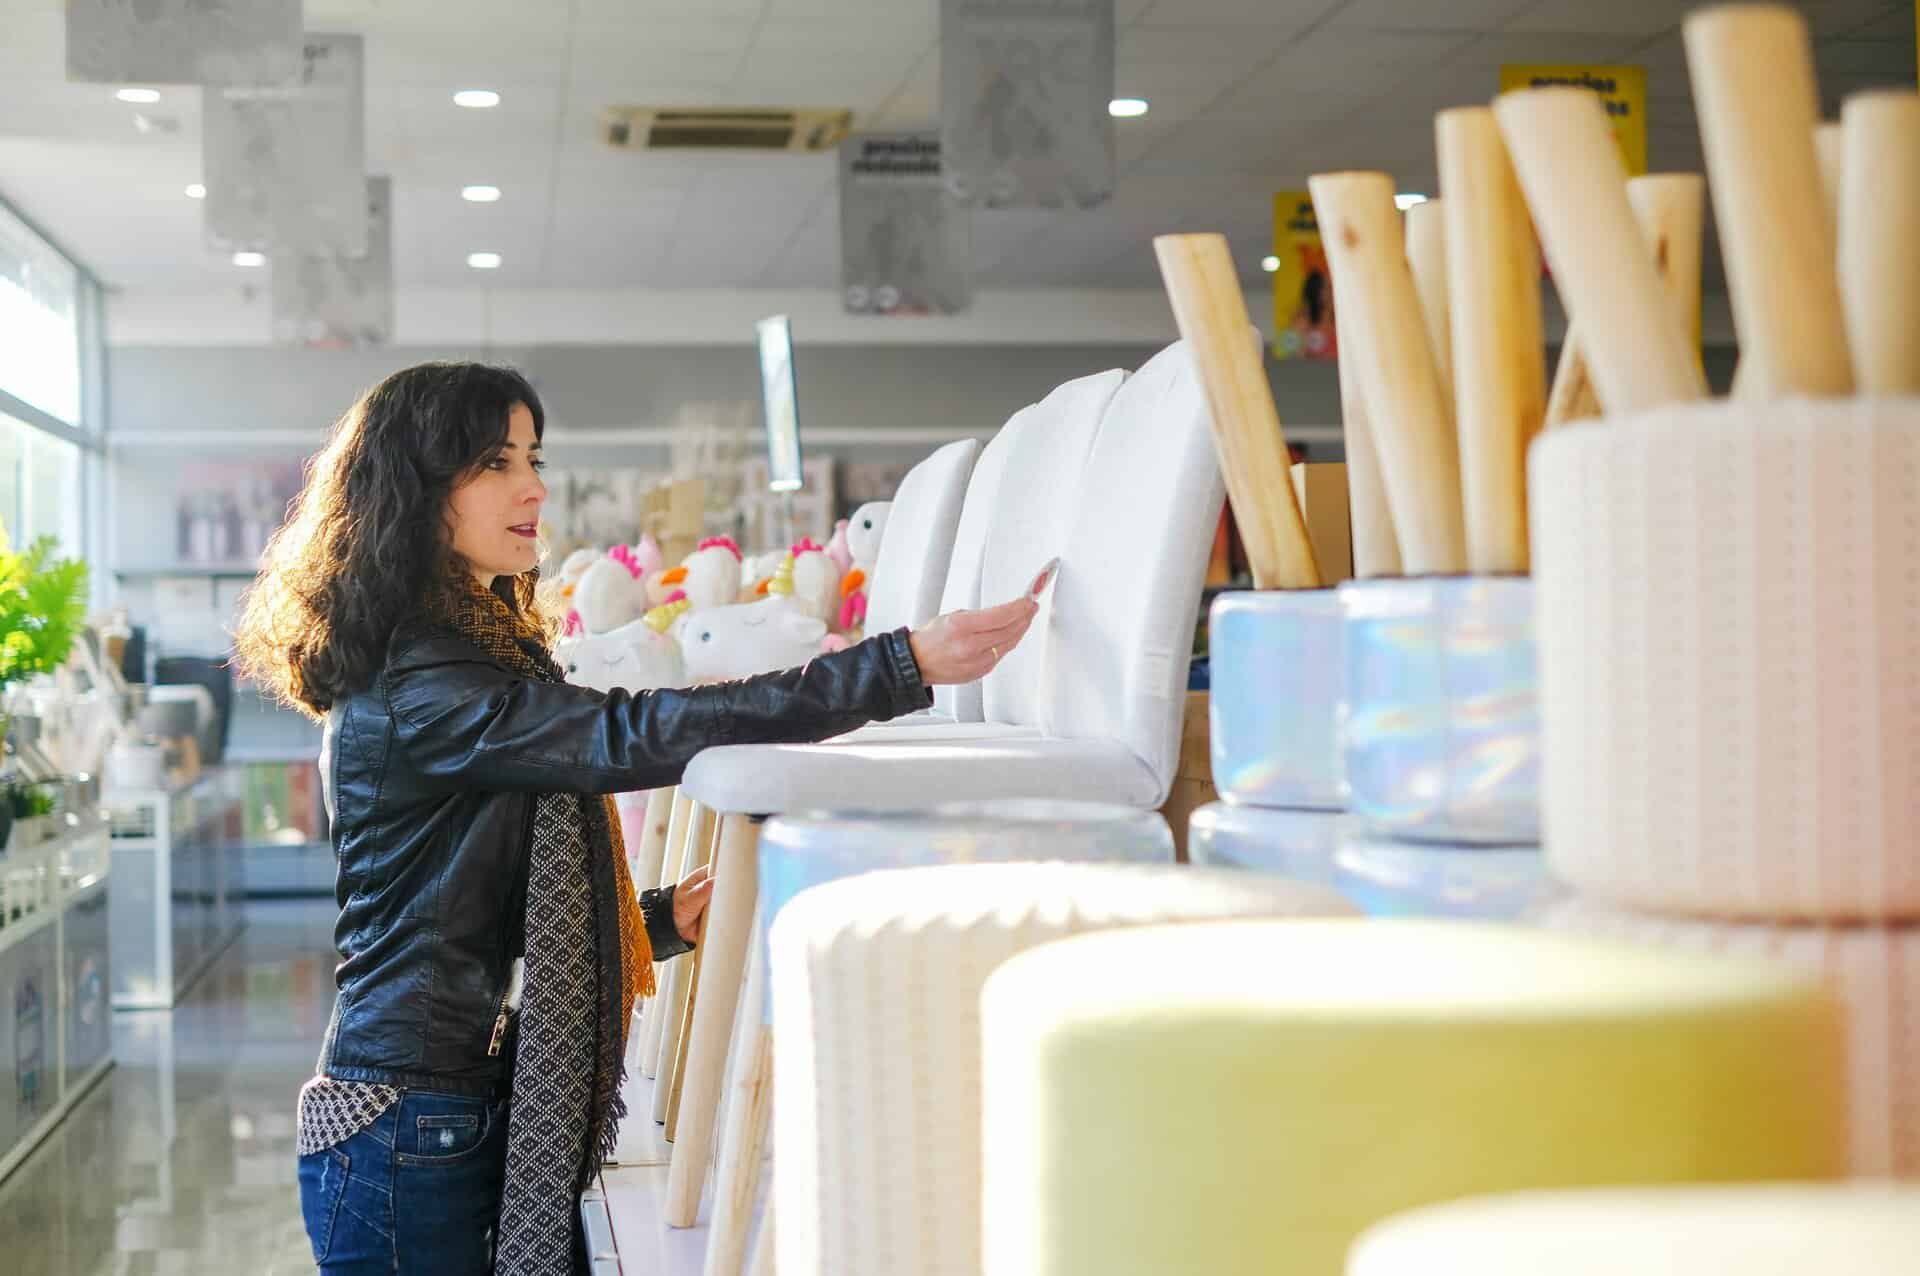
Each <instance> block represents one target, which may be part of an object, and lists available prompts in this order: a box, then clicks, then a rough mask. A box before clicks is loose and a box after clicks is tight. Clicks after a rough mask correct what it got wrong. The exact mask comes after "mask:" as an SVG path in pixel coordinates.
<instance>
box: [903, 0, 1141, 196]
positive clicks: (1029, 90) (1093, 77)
mask: <svg viewBox="0 0 1920 1276" xmlns="http://www.w3.org/2000/svg"><path fill="white" fill-rule="evenodd" d="M1113 44H1114V21H1113V0H942V2H941V5H940V141H941V145H942V148H943V153H944V155H945V157H946V177H947V185H948V188H949V189H950V190H951V191H952V192H953V197H954V198H955V199H956V200H958V201H959V202H960V203H962V204H965V205H967V206H969V207H982V208H1059V207H1079V208H1089V207H1092V206H1093V205H1095V204H1098V203H1100V202H1101V201H1103V200H1105V199H1106V198H1107V197H1108V196H1109V195H1111V194H1112V193H1113V184H1114V158H1113V117H1112V116H1111V115H1110V114H1109V113H1108V105H1109V104H1110V103H1111V102H1112V101H1113V76H1114V71H1113V57H1114V53H1113Z"/></svg>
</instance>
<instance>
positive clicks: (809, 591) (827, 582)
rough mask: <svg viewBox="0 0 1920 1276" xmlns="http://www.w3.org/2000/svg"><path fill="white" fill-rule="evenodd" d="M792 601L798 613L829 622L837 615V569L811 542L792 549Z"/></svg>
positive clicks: (838, 594)
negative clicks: (797, 608)
mask: <svg viewBox="0 0 1920 1276" xmlns="http://www.w3.org/2000/svg"><path fill="white" fill-rule="evenodd" d="M792 579H793V601H794V602H795V603H796V604H798V606H799V608H800V610H801V611H804V612H806V613H807V615H809V616H812V617H814V618H815V619H818V620H824V621H828V622H831V621H832V620H833V618H834V617H835V616H836V615H838V614H839V611H840V569H839V568H838V567H835V566H834V564H833V559H831V558H829V557H828V556H827V552H826V550H824V549H822V548H821V547H820V546H818V545H816V544H814V543H813V542H812V541H811V540H803V541H801V542H800V543H799V544H798V545H795V546H794V547H793V577H792Z"/></svg>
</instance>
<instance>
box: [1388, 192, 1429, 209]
mask: <svg viewBox="0 0 1920 1276" xmlns="http://www.w3.org/2000/svg"><path fill="white" fill-rule="evenodd" d="M1426 202H1427V197H1426V196H1425V195H1421V194H1418V193H1416V192H1414V191H1402V192H1400V193H1399V194H1398V195H1395V196H1394V197H1393V206H1394V207H1395V208H1397V209H1399V210H1400V211H1401V212H1403V213H1404V212H1406V211H1407V210H1408V209H1409V208H1412V207H1413V206H1414V205H1415V204H1424V203H1426Z"/></svg>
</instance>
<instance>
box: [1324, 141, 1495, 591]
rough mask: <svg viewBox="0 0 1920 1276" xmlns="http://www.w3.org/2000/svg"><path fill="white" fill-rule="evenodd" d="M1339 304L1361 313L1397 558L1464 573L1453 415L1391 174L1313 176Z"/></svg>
mask: <svg viewBox="0 0 1920 1276" xmlns="http://www.w3.org/2000/svg"><path fill="white" fill-rule="evenodd" d="M1307 188H1308V190H1310V191H1311V192H1312V194H1313V206H1314V210H1315V212H1316V213H1317V214H1318V216H1319V220H1320V237H1321V241H1322V242H1323V243H1324V244H1325V245H1326V249H1327V262H1328V264H1329V265H1330V266H1331V267H1332V269H1333V290H1334V296H1335V298H1336V299H1337V301H1336V305H1337V307H1338V308H1339V309H1341V310H1348V311H1355V310H1357V312H1358V315H1357V318H1358V321H1359V328H1360V332H1361V334H1362V336H1361V339H1360V340H1359V341H1358V342H1357V343H1356V344H1357V347H1358V349H1357V351H1356V353H1357V354H1358V356H1359V358H1358V363H1359V372H1360V394H1361V398H1362V400H1363V401H1364V402H1365V404H1366V409H1367V420H1368V423H1369V425H1370V426H1372V427H1373V428H1372V438H1373V443H1374V447H1375V450H1376V451H1377V452H1378V454H1379V459H1380V473H1381V476H1382V478H1383V479H1384V480H1385V485H1386V490H1387V502H1388V504H1389V506H1390V507H1391V508H1392V510H1393V527H1394V531H1395V532H1396V533H1397V535H1398V537H1399V542H1400V557H1401V561H1402V563H1403V565H1404V566H1405V568H1406V570H1407V572H1408V573H1409V574H1412V575H1451V574H1456V573H1459V572H1463V571H1465V570H1466V566H1467V546H1466V531H1465V527H1464V525H1463V523H1462V520H1461V515H1460V453H1459V450H1458V445H1457V443H1456V441H1455V439H1454V434H1453V413H1452V411H1451V408H1450V405H1449V404H1448V403H1447V401H1446V399H1445V397H1444V396H1442V394H1441V393H1440V377H1439V374H1438V372H1437V371H1436V370H1435V368H1434V362H1433V351H1432V349H1431V348H1430V347H1429V345H1428V342H1427V330H1426V323H1425V321H1424V320H1423V319H1422V318H1421V317H1420V298H1419V296H1418V295H1417V294H1416V293H1415V291H1414V287H1413V272H1412V270H1411V269H1410V268H1409V267H1408V265H1407V250H1406V241H1405V237H1404V233H1403V232H1402V230H1401V227H1400V217H1399V213H1398V212H1397V211H1396V210H1395V208H1394V206H1393V179H1392V178H1390V177H1388V176H1387V175H1386V174H1385V173H1323V174H1320V175H1318V176H1315V177H1311V178H1309V179H1308V180H1307Z"/></svg>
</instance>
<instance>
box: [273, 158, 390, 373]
mask: <svg viewBox="0 0 1920 1276" xmlns="http://www.w3.org/2000/svg"><path fill="white" fill-rule="evenodd" d="M390 185H391V183H390V182H389V180H388V179H387V178H384V177H369V178H367V179H366V192H367V194H366V199H367V252H366V255H365V256H363V257H349V256H347V255H346V254H345V253H337V252H329V251H326V250H324V249H323V250H319V251H300V250H297V249H277V250H276V251H275V252H274V254H273V258H272V262H273V339H274V340H275V341H276V342H278V343H280V344H282V345H294V346H305V347H308V348H310V349H328V350H337V349H349V348H359V347H366V346H381V345H385V344H386V343H387V342H389V341H391V340H392V339H393V208H392V199H391V190H390Z"/></svg>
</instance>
